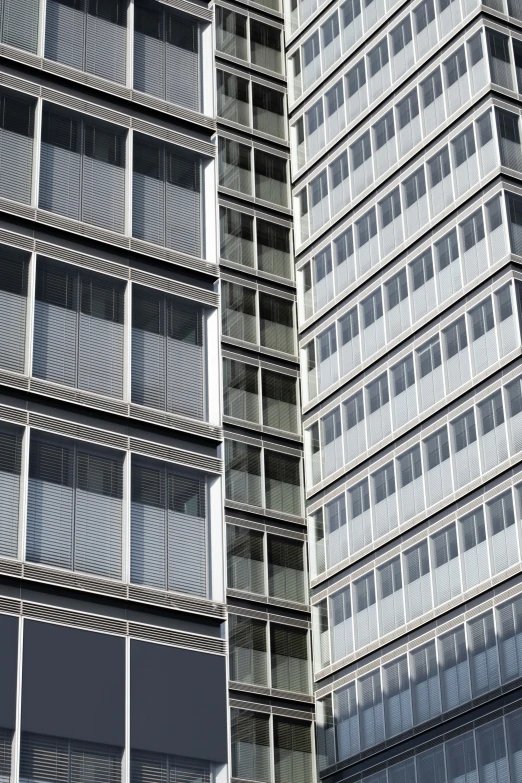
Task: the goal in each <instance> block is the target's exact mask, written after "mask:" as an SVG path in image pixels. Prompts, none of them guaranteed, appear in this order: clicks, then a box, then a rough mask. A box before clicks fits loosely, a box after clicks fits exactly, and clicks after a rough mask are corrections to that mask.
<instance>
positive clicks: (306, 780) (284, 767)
mask: <svg viewBox="0 0 522 783" xmlns="http://www.w3.org/2000/svg"><path fill="white" fill-rule="evenodd" d="M274 766H275V783H312V780H313V778H314V773H313V766H312V738H311V734H310V727H309V726H308V725H307V724H306V723H298V722H297V721H296V722H293V721H289V720H285V719H283V718H275V717H274Z"/></svg>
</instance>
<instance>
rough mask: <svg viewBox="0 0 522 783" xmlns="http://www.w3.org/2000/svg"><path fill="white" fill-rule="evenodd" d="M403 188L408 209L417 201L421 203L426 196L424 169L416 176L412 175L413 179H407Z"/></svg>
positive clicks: (417, 172) (416, 173)
mask: <svg viewBox="0 0 522 783" xmlns="http://www.w3.org/2000/svg"><path fill="white" fill-rule="evenodd" d="M402 186H403V188H404V195H405V196H406V208H408V207H411V206H413V204H415V202H416V201H419V199H421V198H422V197H423V196H425V195H426V178H425V177H424V169H423V168H421V169H419V170H418V171H416V172H415V174H412V175H411V177H408V179H405V180H404V182H403V184H402Z"/></svg>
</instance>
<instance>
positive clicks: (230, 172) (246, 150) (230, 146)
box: [218, 138, 252, 196]
mask: <svg viewBox="0 0 522 783" xmlns="http://www.w3.org/2000/svg"><path fill="white" fill-rule="evenodd" d="M218 162H219V186H220V187H222V188H229V189H230V190H236V191H238V192H239V193H245V194H246V195H249V196H251V195H252V171H251V169H252V154H251V147H247V146H246V145H245V144H238V143H237V141H231V139H223V138H219V139H218Z"/></svg>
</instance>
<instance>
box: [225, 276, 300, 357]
mask: <svg viewBox="0 0 522 783" xmlns="http://www.w3.org/2000/svg"><path fill="white" fill-rule="evenodd" d="M221 290H222V312H221V315H222V329H223V336H224V337H232V338H234V339H235V340H241V341H242V342H246V343H252V344H256V345H261V346H263V347H264V348H269V349H270V350H272V351H278V352H279V353H285V354H291V355H295V353H296V334H295V327H294V323H295V321H294V303H293V301H292V300H290V299H283V298H281V297H279V296H272V295H271V294H267V293H265V292H262V291H260V292H257V291H256V290H255V289H253V288H249V287H247V286H242V285H239V284H237V283H230V282H227V281H223V283H222V289H221Z"/></svg>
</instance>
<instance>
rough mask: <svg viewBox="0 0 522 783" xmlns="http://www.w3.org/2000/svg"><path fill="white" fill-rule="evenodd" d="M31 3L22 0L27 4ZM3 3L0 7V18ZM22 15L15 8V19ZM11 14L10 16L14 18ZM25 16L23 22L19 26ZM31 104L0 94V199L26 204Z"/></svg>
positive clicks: (29, 180) (18, 95)
mask: <svg viewBox="0 0 522 783" xmlns="http://www.w3.org/2000/svg"><path fill="white" fill-rule="evenodd" d="M30 1H31V0H25V2H30ZM6 5H7V3H6V2H5V0H4V3H2V5H1V6H0V18H1V14H2V10H1V9H4V13H5V10H6ZM11 13H13V11H12V12H11ZM21 13H23V8H20V7H18V6H17V8H16V12H15V14H16V17H18V16H19V14H21ZM15 14H14V13H13V15H15ZM28 19H29V17H25V18H24V20H23V26H25V25H26V24H27V23H28ZM34 109H35V101H34V100H33V99H31V98H29V97H25V96H23V95H22V94H21V93H11V92H7V91H5V90H3V91H1V92H0V156H1V160H2V166H1V168H0V196H4V197H5V198H9V199H14V200H15V201H21V202H22V203H24V204H29V203H30V201H31V188H32V181H33V145H34V141H33V138H34Z"/></svg>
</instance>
